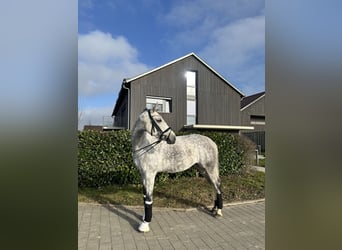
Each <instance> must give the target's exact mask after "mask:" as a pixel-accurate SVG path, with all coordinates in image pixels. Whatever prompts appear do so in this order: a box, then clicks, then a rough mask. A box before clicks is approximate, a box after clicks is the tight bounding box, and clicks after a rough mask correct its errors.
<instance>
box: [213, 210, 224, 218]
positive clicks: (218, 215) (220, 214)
mask: <svg viewBox="0 0 342 250" xmlns="http://www.w3.org/2000/svg"><path fill="white" fill-rule="evenodd" d="M215 216H216V217H222V210H221V209H217V211H216V213H215Z"/></svg>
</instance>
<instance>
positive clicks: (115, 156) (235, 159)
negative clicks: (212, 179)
mask: <svg viewBox="0 0 342 250" xmlns="http://www.w3.org/2000/svg"><path fill="white" fill-rule="evenodd" d="M182 134H184V133H182ZM201 134H203V135H206V136H208V137H210V138H211V139H212V140H213V141H214V142H215V143H216V144H217V146H218V150H219V160H220V175H227V174H230V173H236V172H238V171H239V170H240V168H241V167H242V165H243V164H244V155H245V152H246V149H245V146H244V143H241V142H240V141H241V138H238V137H237V136H233V135H231V134H227V133H223V132H222V133H219V132H204V133H201ZM131 150H132V149H131V134H130V131H127V130H121V131H112V132H106V133H103V132H99V131H93V130H87V131H79V132H78V185H79V186H80V187H103V186H108V185H110V184H114V183H115V184H129V183H130V184H138V183H141V179H140V174H139V172H138V170H137V169H136V167H135V165H134V163H133V159H132V151H131ZM195 175H196V170H195V168H190V169H189V170H187V171H184V172H181V173H177V174H165V173H163V174H158V175H157V178H156V184H158V183H159V182H163V181H165V180H166V179H168V178H178V177H180V176H195Z"/></svg>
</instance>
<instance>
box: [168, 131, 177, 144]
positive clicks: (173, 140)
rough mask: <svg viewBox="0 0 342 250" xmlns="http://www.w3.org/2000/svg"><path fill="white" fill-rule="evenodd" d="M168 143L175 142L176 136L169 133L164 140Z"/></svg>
mask: <svg viewBox="0 0 342 250" xmlns="http://www.w3.org/2000/svg"><path fill="white" fill-rule="evenodd" d="M166 142H167V143H168V144H175V142H176V136H175V135H174V134H173V133H171V134H170V136H169V137H168V138H167V141H166Z"/></svg>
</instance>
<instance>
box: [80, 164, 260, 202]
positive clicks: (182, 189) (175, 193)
mask: <svg viewBox="0 0 342 250" xmlns="http://www.w3.org/2000/svg"><path fill="white" fill-rule="evenodd" d="M221 182H222V195H223V200H224V203H227V202H233V201H243V200H253V199H260V198H264V197H265V173H262V172H255V171H244V172H242V173H240V174H235V175H230V176H223V177H221ZM215 198H216V194H215V192H214V190H213V188H212V187H211V186H210V185H209V183H208V182H207V181H206V179H204V178H202V177H193V178H189V177H188V178H185V177H184V178H179V179H169V180H166V181H165V182H163V183H160V184H158V185H156V186H155V188H154V193H153V204H154V206H156V207H172V208H190V207H198V206H212V204H213V201H214V199H215ZM78 201H79V202H92V203H93V202H95V203H101V204H103V203H105V204H108V203H109V204H113V205H130V206H142V204H143V198H142V185H125V186H119V185H112V186H108V187H104V188H99V189H94V188H82V189H79V192H78Z"/></svg>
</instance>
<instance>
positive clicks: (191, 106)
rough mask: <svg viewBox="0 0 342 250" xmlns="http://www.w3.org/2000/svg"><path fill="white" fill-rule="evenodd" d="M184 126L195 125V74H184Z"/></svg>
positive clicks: (192, 72) (191, 72)
mask: <svg viewBox="0 0 342 250" xmlns="http://www.w3.org/2000/svg"><path fill="white" fill-rule="evenodd" d="M185 76H186V125H191V124H196V113H197V104H196V72H195V71H187V72H186V75H185Z"/></svg>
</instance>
